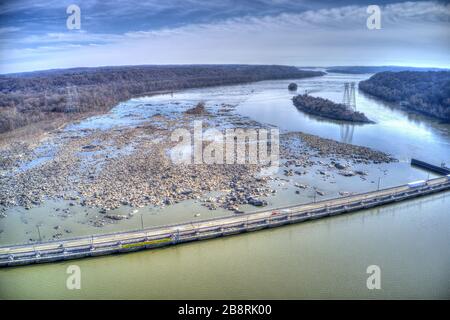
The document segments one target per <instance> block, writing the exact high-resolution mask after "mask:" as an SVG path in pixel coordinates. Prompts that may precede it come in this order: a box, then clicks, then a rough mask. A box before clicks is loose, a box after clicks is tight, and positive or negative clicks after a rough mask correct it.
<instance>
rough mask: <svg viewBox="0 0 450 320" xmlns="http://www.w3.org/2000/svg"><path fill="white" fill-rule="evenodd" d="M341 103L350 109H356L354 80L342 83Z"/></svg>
mask: <svg viewBox="0 0 450 320" xmlns="http://www.w3.org/2000/svg"><path fill="white" fill-rule="evenodd" d="M342 103H343V104H344V105H345V106H347V108H349V109H350V110H353V111H355V110H356V94H355V83H354V82H346V83H345V84H344V98H343V99H342Z"/></svg>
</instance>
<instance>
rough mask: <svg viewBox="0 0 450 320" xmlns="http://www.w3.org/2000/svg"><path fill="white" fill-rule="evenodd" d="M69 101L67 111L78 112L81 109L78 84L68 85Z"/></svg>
mask: <svg viewBox="0 0 450 320" xmlns="http://www.w3.org/2000/svg"><path fill="white" fill-rule="evenodd" d="M66 91H67V103H66V111H67V112H78V111H80V108H79V105H78V102H79V99H78V90H77V87H76V86H67V87H66Z"/></svg>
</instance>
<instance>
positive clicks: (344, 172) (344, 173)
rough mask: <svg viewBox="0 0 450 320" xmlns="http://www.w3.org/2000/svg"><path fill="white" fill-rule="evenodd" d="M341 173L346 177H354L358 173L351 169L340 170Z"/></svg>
mask: <svg viewBox="0 0 450 320" xmlns="http://www.w3.org/2000/svg"><path fill="white" fill-rule="evenodd" d="M339 174H340V175H342V176H344V177H353V176H355V175H356V173H355V172H354V171H351V170H341V171H339Z"/></svg>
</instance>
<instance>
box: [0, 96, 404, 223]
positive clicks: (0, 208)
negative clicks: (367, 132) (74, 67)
mask: <svg viewBox="0 0 450 320" xmlns="http://www.w3.org/2000/svg"><path fill="white" fill-rule="evenodd" d="M207 107H208V106H205V104H204V103H199V104H197V105H193V106H192V107H191V108H190V109H187V110H188V111H187V112H182V113H178V114H177V115H176V116H173V117H172V116H171V117H166V116H164V115H161V114H156V115H154V116H153V117H151V118H148V119H145V121H143V122H142V123H140V124H139V125H137V126H127V127H113V128H111V129H108V130H99V129H80V130H57V131H53V132H52V133H50V134H49V135H48V136H47V138H46V139H45V140H43V141H42V142H41V144H40V145H38V146H34V145H33V146H31V145H27V144H26V143H15V144H11V145H9V146H8V147H6V148H4V149H2V150H0V217H4V216H5V215H6V214H5V209H6V208H8V207H14V206H21V207H24V208H26V209H30V208H32V207H34V206H40V205H42V204H43V203H44V202H45V201H46V200H48V199H55V200H61V199H62V200H66V201H68V202H70V206H81V207H85V208H95V209H96V210H98V213H99V215H98V219H95V220H92V221H90V223H92V224H93V225H95V226H102V225H104V222H105V221H110V222H111V223H113V222H114V221H117V220H122V219H124V218H126V216H124V215H118V214H112V213H111V210H114V209H117V208H120V207H122V206H126V207H130V208H139V207H144V206H161V207H162V206H167V205H172V204H175V203H178V202H181V201H184V200H189V199H193V200H197V201H199V202H200V203H202V204H203V205H204V206H205V207H207V208H209V209H210V210H215V209H217V208H224V209H227V210H231V211H233V212H235V213H241V212H242V209H241V206H242V205H252V206H255V207H263V206H266V205H267V204H268V202H267V201H268V199H269V197H270V196H273V195H275V194H276V190H274V189H272V188H271V187H269V183H268V182H269V181H271V180H274V179H275V180H276V179H279V177H275V176H269V177H267V176H261V174H260V173H261V170H262V169H264V167H263V166H261V165H250V164H234V165H227V164H213V165H207V164H183V165H180V164H176V165H175V164H174V163H173V162H172V160H171V159H170V157H169V153H170V150H171V148H172V147H173V146H174V145H175V142H173V141H172V140H171V133H172V132H173V130H175V129H177V128H186V129H188V130H191V129H192V123H193V121H194V120H199V119H201V120H203V121H204V122H205V123H206V125H205V126H206V127H208V126H210V127H216V128H223V127H230V126H231V127H236V128H255V127H256V128H257V127H262V125H261V124H259V123H257V122H255V121H252V120H250V119H248V118H244V117H241V116H239V115H237V114H235V113H234V112H233V106H231V105H225V104H223V105H221V106H217V107H218V108H216V109H214V110H211V108H207ZM204 129H206V128H204ZM318 157H322V158H323V157H327V158H329V159H330V160H331V162H330V163H328V164H325V163H322V162H320V161H319V160H317V158H318ZM280 158H281V160H282V161H281V165H282V166H284V167H285V168H286V169H282V170H280V172H281V174H283V173H284V175H285V176H292V175H294V174H299V175H301V174H304V173H305V170H307V169H308V168H310V167H311V166H314V165H319V166H323V167H324V168H325V169H326V168H329V167H330V166H332V167H333V168H334V169H336V170H339V173H340V174H342V175H344V176H352V175H356V174H359V175H364V172H357V171H353V170H351V168H350V167H349V164H350V163H361V164H369V163H383V162H391V161H395V159H393V158H392V157H390V156H389V155H387V154H384V153H382V152H378V151H374V150H372V149H369V148H366V147H360V146H354V145H350V144H345V143H339V142H336V141H333V140H329V139H323V138H320V137H317V136H313V135H308V134H304V133H299V132H295V133H285V134H281V135H280ZM342 159H344V160H345V162H344V161H342ZM30 162H31V163H34V165H30ZM325 169H324V170H325ZM319 174H321V173H319ZM324 175H325V173H324ZM305 188H306V186H303V185H299V186H298V190H297V191H298V193H300V192H301V190H302V189H305ZM320 192H321V191H320V190H318V191H317V193H318V194H319V195H320ZM211 194H215V195H211ZM65 210H68V209H65Z"/></svg>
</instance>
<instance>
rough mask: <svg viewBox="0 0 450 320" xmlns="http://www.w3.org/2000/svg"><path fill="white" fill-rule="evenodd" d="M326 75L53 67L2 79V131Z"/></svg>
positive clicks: (245, 69) (252, 69)
mask: <svg viewBox="0 0 450 320" xmlns="http://www.w3.org/2000/svg"><path fill="white" fill-rule="evenodd" d="M323 74H324V73H323V72H316V71H306V70H299V69H298V68H296V67H289V66H276V65H265V66H264V65H165V66H152V65H144V66H121V67H98V68H73V69H55V70H46V71H36V72H26V73H16V74H6V75H1V76H0V133H2V132H7V131H10V130H13V129H16V128H19V127H22V126H26V125H28V124H31V123H33V124H36V123H39V122H40V121H43V120H46V121H48V120H53V119H56V118H61V117H62V116H63V115H64V118H67V117H69V119H72V118H74V116H73V115H80V114H85V113H88V112H89V113H95V112H104V111H107V110H109V109H110V108H112V107H113V106H115V105H116V104H118V103H119V102H121V101H126V100H128V99H130V98H132V97H136V96H143V95H148V94H152V93H157V92H161V91H174V90H180V89H186V88H198V87H207V86H218V85H230V84H239V83H246V82H253V81H261V80H276V79H298V78H305V77H313V76H321V75H323Z"/></svg>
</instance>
